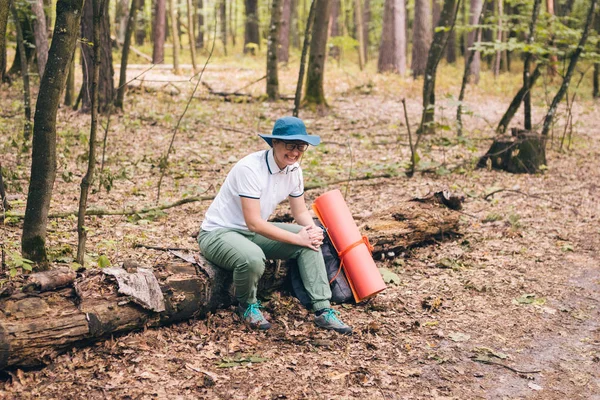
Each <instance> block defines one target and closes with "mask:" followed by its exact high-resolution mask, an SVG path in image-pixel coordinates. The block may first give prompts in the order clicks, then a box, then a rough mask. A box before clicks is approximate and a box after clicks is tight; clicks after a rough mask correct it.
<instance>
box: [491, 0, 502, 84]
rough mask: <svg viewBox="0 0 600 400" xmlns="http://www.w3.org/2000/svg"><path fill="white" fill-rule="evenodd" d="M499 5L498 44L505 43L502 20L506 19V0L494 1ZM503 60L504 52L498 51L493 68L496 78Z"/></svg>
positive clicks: (497, 8)
mask: <svg viewBox="0 0 600 400" xmlns="http://www.w3.org/2000/svg"><path fill="white" fill-rule="evenodd" d="M494 1H495V2H496V3H497V4H496V7H495V8H496V11H497V13H498V14H497V15H498V18H497V19H498V23H497V28H496V42H497V43H502V42H503V36H502V31H503V28H502V18H503V17H504V8H503V3H504V0H494ZM501 60H502V50H498V51H496V55H495V57H494V67H493V71H494V77H498V75H500V61H501Z"/></svg>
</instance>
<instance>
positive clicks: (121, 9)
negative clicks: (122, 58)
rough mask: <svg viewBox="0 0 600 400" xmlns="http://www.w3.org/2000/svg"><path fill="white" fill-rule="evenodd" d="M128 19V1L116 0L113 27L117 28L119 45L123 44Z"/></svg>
mask: <svg viewBox="0 0 600 400" xmlns="http://www.w3.org/2000/svg"><path fill="white" fill-rule="evenodd" d="M90 1H91V0H90ZM128 18H129V1H128V0H116V4H115V25H116V28H117V42H118V43H119V44H123V43H124V42H125V31H126V30H127V20H128Z"/></svg>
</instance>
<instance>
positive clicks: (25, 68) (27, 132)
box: [11, 4, 31, 141]
mask: <svg viewBox="0 0 600 400" xmlns="http://www.w3.org/2000/svg"><path fill="white" fill-rule="evenodd" d="M11 11H12V14H13V19H14V21H15V28H16V31H17V52H18V54H19V61H20V62H21V76H22V77H23V109H24V114H25V122H24V124H23V138H24V139H25V140H26V141H29V139H30V138H31V91H30V89H29V63H28V62H27V55H26V52H25V40H24V39H23V31H22V30H21V24H19V23H18V21H19V16H18V13H17V8H16V7H15V5H14V4H13V5H12V6H11Z"/></svg>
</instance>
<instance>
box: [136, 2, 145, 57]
mask: <svg viewBox="0 0 600 400" xmlns="http://www.w3.org/2000/svg"><path fill="white" fill-rule="evenodd" d="M145 5H146V1H145V0H141V1H139V3H138V9H137V11H136V13H135V44H136V45H138V46H143V45H144V42H145V41H146V22H147V19H146V14H145V11H144V9H145Z"/></svg>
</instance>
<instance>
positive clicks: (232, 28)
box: [228, 0, 237, 49]
mask: <svg viewBox="0 0 600 400" xmlns="http://www.w3.org/2000/svg"><path fill="white" fill-rule="evenodd" d="M236 5H237V1H236V0H231V1H230V2H229V15H228V17H229V36H230V37H231V45H232V46H233V48H234V49H235V46H236V37H237V35H236V30H237V25H236V24H237V20H236V13H237V9H236Z"/></svg>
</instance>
